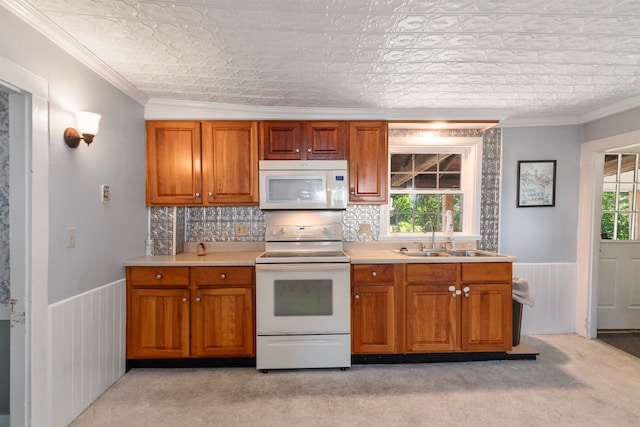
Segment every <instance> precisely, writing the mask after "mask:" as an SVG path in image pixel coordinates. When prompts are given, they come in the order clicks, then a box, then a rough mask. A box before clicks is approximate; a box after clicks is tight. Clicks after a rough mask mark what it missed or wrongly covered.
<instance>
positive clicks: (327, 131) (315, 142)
mask: <svg viewBox="0 0 640 427" xmlns="http://www.w3.org/2000/svg"><path fill="white" fill-rule="evenodd" d="M346 145H347V122H344V121H317V122H316V121H314V122H300V121H291V122H285V121H266V122H262V123H261V150H260V153H261V155H262V159H264V160H344V159H345V158H346Z"/></svg>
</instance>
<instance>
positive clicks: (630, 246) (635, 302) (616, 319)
mask: <svg viewBox="0 0 640 427" xmlns="http://www.w3.org/2000/svg"><path fill="white" fill-rule="evenodd" d="M599 270H600V274H599V278H598V329H599V330H601V329H640V242H637V241H606V240H603V241H602V242H601V244H600V268H599Z"/></svg>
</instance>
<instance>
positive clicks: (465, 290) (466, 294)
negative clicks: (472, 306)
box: [462, 286, 471, 298]
mask: <svg viewBox="0 0 640 427" xmlns="http://www.w3.org/2000/svg"><path fill="white" fill-rule="evenodd" d="M462 290H463V291H464V296H465V297H466V298H469V291H470V290H471V289H469V287H468V286H465V287H464V288H462Z"/></svg>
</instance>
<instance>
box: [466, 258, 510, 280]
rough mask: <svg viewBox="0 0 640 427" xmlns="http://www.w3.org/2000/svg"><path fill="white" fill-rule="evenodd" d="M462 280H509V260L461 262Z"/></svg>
mask: <svg viewBox="0 0 640 427" xmlns="http://www.w3.org/2000/svg"><path fill="white" fill-rule="evenodd" d="M462 281H463V282H511V263H510V262H495V263H494V262H484V263H483V262H480V263H475V262H473V263H468V264H462Z"/></svg>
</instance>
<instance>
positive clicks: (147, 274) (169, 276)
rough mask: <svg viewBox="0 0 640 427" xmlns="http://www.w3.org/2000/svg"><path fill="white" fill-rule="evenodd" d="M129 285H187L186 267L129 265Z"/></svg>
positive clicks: (187, 269)
mask: <svg viewBox="0 0 640 427" xmlns="http://www.w3.org/2000/svg"><path fill="white" fill-rule="evenodd" d="M128 279H129V284H130V285H184V286H187V285H189V268H188V267H129V277H128Z"/></svg>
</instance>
